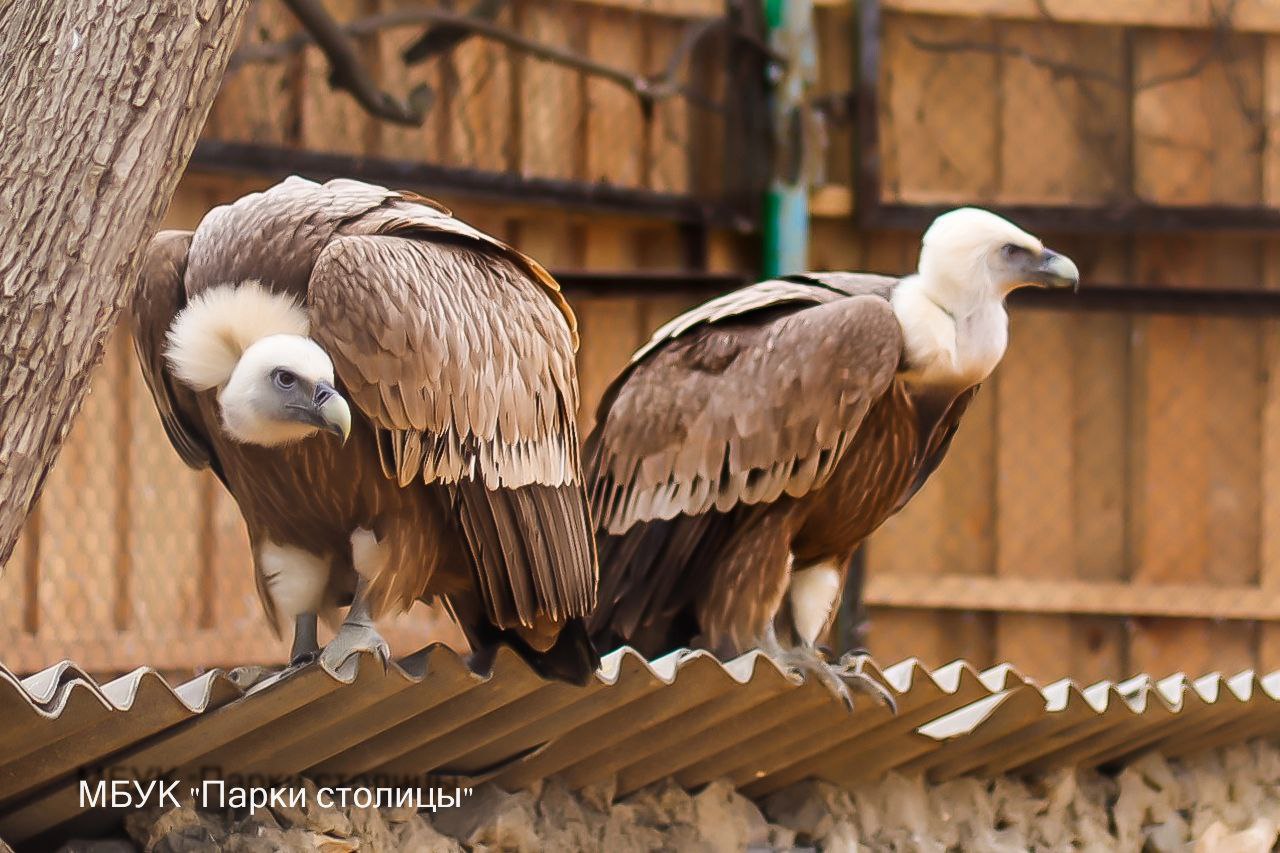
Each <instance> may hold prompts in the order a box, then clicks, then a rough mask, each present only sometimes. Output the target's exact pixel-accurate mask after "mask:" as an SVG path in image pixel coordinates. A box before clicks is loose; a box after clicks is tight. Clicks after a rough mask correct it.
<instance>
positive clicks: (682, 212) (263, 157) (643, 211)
mask: <svg viewBox="0 0 1280 853" xmlns="http://www.w3.org/2000/svg"><path fill="white" fill-rule="evenodd" d="M189 168H190V169H191V170H193V171H197V172H212V173H232V174H251V175H265V176H269V177H273V178H280V177H285V176H288V175H303V176H304V177H308V178H312V179H315V180H327V179H329V178H334V177H348V178H358V179H360V180H365V181H370V182H372V183H379V184H386V185H393V186H398V187H404V188H406V189H409V188H417V189H425V190H428V191H430V192H433V193H440V192H451V193H457V194H459V195H466V196H471V197H476V198H482V199H492V200H495V201H503V202H513V201H515V202H520V203H522V204H532V205H541V204H545V205H555V206H557V207H562V208H570V209H574V210H581V211H591V212H599V213H612V214H618V215H627V216H646V217H650V218H657V219H667V220H672V221H675V222H692V223H699V224H705V225H714V226H718V227H723V228H731V229H735V230H740V231H751V230H753V229H754V228H755V226H756V222H755V219H754V218H753V217H751V216H749V215H747V214H745V213H743V212H742V211H739V210H735V209H733V208H731V207H729V206H727V205H725V204H724V203H723V202H721V201H719V200H715V201H711V200H703V199H698V198H695V197H693V196H688V195H679V194H675V193H659V192H652V191H649V190H636V189H625V188H622V187H615V186H611V185H609V184H603V183H598V184H592V183H586V182H581V181H562V180H555V179H551V178H529V177H524V176H521V175H519V174H515V173H507V172H489V171H483V170H479V169H460V168H455V167H451V166H441V165H437V164H432V163H418V162H414V161H409V160H393V159H389V158H384V157H359V156H354V155H350V154H329V153H321V152H316V151H304V150H299V149H294V148H286V147H282V146H276V145H259V144H256V143H247V142H223V141H219V140H211V139H207V140H202V141H200V142H199V143H198V144H197V145H196V150H195V153H194V154H193V155H192V157H191V163H190V166H189Z"/></svg>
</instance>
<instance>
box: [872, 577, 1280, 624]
mask: <svg viewBox="0 0 1280 853" xmlns="http://www.w3.org/2000/svg"><path fill="white" fill-rule="evenodd" d="M865 600H866V603H867V605H868V606H870V607H889V608H904V609H911V610H915V609H924V610H973V611H998V612H1001V613H1040V614H1045V613H1057V614H1064V613H1072V614H1087V615H1096V616H1120V617H1126V618H1127V617H1135V616H1158V617H1163V618H1174V619H1222V620H1232V621H1237V620H1243V621H1253V620H1257V621H1276V620H1280V595H1276V594H1275V593H1273V592H1271V591H1269V590H1264V589H1262V588H1261V587H1257V586H1248V585H1243V584H1242V585H1237V586H1211V585H1209V584H1139V583H1129V582H1127V581H1126V582H1119V581H1091V580H1051V579H1043V580H1030V579H1020V578H1013V577H1002V578H993V577H985V576H981V575H918V576H912V575H886V574H883V573H881V574H880V575H876V574H872V575H870V576H868V577H867V585H866V591H865Z"/></svg>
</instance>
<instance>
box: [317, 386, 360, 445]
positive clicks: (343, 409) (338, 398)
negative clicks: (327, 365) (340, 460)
mask: <svg viewBox="0 0 1280 853" xmlns="http://www.w3.org/2000/svg"><path fill="white" fill-rule="evenodd" d="M312 405H313V406H314V411H315V414H316V426H318V427H320V428H321V429H324V430H327V431H328V432H331V433H333V434H334V435H336V436H337V437H338V438H339V439H340V440H341V441H342V443H343V444H346V443H347V438H348V437H349V436H350V435H351V407H350V406H348V405H347V401H346V400H344V399H342V395H341V394H339V393H338V389H337V388H334V387H333V386H332V385H330V384H329V383H328V382H317V383H316V393H315V398H314V399H313V401H312Z"/></svg>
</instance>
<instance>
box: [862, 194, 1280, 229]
mask: <svg viewBox="0 0 1280 853" xmlns="http://www.w3.org/2000/svg"><path fill="white" fill-rule="evenodd" d="M877 188H878V184H877ZM860 202H861V200H860V199H859V204H858V207H859V212H860V216H859V222H860V224H862V225H864V226H865V227H868V228H884V229H903V230H910V231H916V230H922V229H924V228H926V227H927V226H928V225H929V223H930V222H932V221H933V220H934V218H935V217H937V216H938V215H939V214H941V213H945V212H946V211H948V210H950V209H952V208H953V207H957V206H959V203H957V204H955V205H938V204H883V203H880V201H879V197H878V196H877V197H876V203H875V204H874V205H871V206H869V207H865V208H864V206H863V205H862V204H861V203H860ZM984 206H985V207H987V209H989V210H991V211H993V212H995V213H998V214H1000V215H1001V216H1004V217H1005V218H1007V219H1010V220H1012V221H1014V222H1017V223H1018V224H1019V225H1020V226H1022V227H1024V228H1028V229H1030V230H1033V231H1045V232H1052V231H1069V232H1072V233H1077V234H1113V233H1116V232H1117V231H1126V232H1131V233H1160V232H1170V231H1173V232H1177V231H1194V230H1200V229H1211V230H1215V231H1246V232H1250V231H1256V232H1258V233H1259V234H1260V235H1262V234H1274V233H1275V230H1276V229H1277V228H1280V208H1276V207H1268V206H1265V205H1248V206H1246V205H1195V206H1190V205H1188V206H1178V207H1169V206H1163V205H1154V204H1146V203H1144V202H1135V201H1117V202H1115V203H1114V204H1108V205H1097V206H1087V207H1082V206H1075V205H999V204H996V205H984Z"/></svg>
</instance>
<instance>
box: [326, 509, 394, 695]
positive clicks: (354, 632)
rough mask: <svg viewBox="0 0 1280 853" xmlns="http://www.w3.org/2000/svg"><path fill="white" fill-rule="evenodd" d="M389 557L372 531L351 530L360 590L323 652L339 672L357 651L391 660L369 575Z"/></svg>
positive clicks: (330, 667)
mask: <svg viewBox="0 0 1280 853" xmlns="http://www.w3.org/2000/svg"><path fill="white" fill-rule="evenodd" d="M385 561H386V551H385V549H384V548H382V547H381V546H380V545H379V544H378V540H377V538H376V537H375V536H374V534H373V533H372V531H369V530H357V531H356V532H355V533H353V534H351V562H352V564H353V565H354V566H355V570H356V591H355V596H354V597H353V598H352V599H351V607H350V609H348V610H347V618H346V619H344V620H343V621H342V627H341V628H339V629H338V633H337V635H336V636H335V637H334V638H333V639H332V640H330V641H329V644H328V645H327V646H325V647H324V651H323V652H321V653H320V663H321V664H323V665H324V667H325V669H327V670H329V671H330V672H336V671H337V669H338V667H340V666H342V665H343V664H344V663H346V661H347V660H348V659H349V658H350V657H351V656H352V655H354V654H359V653H361V652H370V653H372V654H375V655H377V656H378V657H379V658H381V660H382V665H383V666H384V667H385V666H386V665H387V664H388V663H389V662H390V661H391V648H390V647H389V646H388V645H387V641H386V640H384V639H382V635H381V634H379V633H378V629H377V628H375V627H374V624H373V607H372V605H371V603H370V601H369V579H370V578H373V577H376V576H377V574H378V572H379V571H380V570H381V568H382V566H383V563H385Z"/></svg>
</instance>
